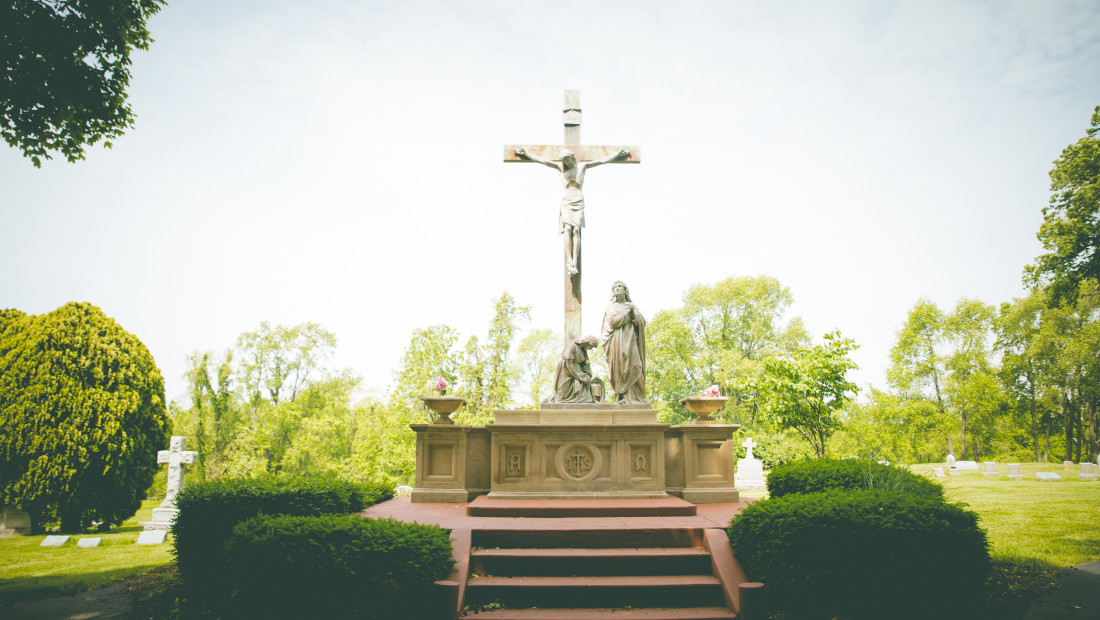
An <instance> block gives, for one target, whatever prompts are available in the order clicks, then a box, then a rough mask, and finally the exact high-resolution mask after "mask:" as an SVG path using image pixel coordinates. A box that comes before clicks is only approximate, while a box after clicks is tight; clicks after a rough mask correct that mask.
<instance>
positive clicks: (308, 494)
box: [172, 476, 393, 598]
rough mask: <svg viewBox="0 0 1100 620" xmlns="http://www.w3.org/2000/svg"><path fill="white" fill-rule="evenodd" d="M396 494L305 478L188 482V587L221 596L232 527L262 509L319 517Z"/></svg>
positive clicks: (182, 524) (179, 502)
mask: <svg viewBox="0 0 1100 620" xmlns="http://www.w3.org/2000/svg"><path fill="white" fill-rule="evenodd" d="M392 497H393V490H392V489H389V488H388V487H386V486H383V485H380V484H373V483H366V484H362V483H353V482H342V481H339V480H332V479H312V478H310V479H305V478H276V477H273V476H269V477H262V478H222V479H220V480H212V481H209V482H199V483H195V484H189V485H187V486H185V487H184V488H183V489H182V490H181V491H180V493H179V495H177V496H176V506H177V507H178V508H179V514H178V515H176V524H175V526H174V527H173V528H172V533H173V534H174V541H175V542H174V544H175V554H176V562H177V564H178V566H179V571H180V575H181V576H182V577H183V578H184V580H185V581H187V583H188V585H189V586H192V587H193V588H194V589H196V590H203V591H205V592H207V593H208V594H209V595H210V597H211V598H218V596H219V595H220V594H224V593H225V592H226V591H227V588H228V584H229V583H230V581H231V580H230V574H229V573H228V572H227V569H228V567H227V563H226V561H225V555H224V554H223V546H224V545H225V542H226V540H228V539H229V537H230V536H231V535H232V534H233V528H234V527H235V526H236V525H237V524H238V523H241V522H242V521H246V520H248V519H250V518H252V517H254V516H256V515H258V514H270V515H274V514H285V515H297V516H317V515H324V514H343V515H348V514H351V513H355V512H359V511H361V510H363V509H364V508H366V507H368V506H372V505H374V504H377V503H378V502H382V501H385V500H387V499H390V498H392Z"/></svg>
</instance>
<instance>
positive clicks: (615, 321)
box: [600, 282, 646, 404]
mask: <svg viewBox="0 0 1100 620" xmlns="http://www.w3.org/2000/svg"><path fill="white" fill-rule="evenodd" d="M601 334H602V336H601V339H600V342H601V344H603V350H604V352H605V353H606V354H607V372H608V375H609V380H610V383H611V390H612V391H613V392H614V393H615V399H614V402H617V403H624V404H631V403H644V402H646V400H645V317H643V316H642V313H641V312H639V311H638V309H637V308H635V307H634V302H632V301H631V300H630V290H629V289H627V288H626V285H625V284H623V283H622V282H616V283H615V284H613V285H612V286H611V304H610V305H609V306H607V311H606V312H604V315H603V329H602V330H601ZM608 400H609V401H610V400H611V399H610V398H608Z"/></svg>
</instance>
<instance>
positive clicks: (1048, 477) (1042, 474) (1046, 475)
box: [1035, 471, 1062, 482]
mask: <svg viewBox="0 0 1100 620" xmlns="http://www.w3.org/2000/svg"><path fill="white" fill-rule="evenodd" d="M1035 477H1036V478H1038V479H1039V480H1042V481H1044V482H1054V481H1055V480H1061V479H1062V477H1061V476H1059V475H1058V474H1056V473H1054V472H1052V471H1037V472H1035Z"/></svg>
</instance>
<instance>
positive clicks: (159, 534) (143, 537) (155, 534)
mask: <svg viewBox="0 0 1100 620" xmlns="http://www.w3.org/2000/svg"><path fill="white" fill-rule="evenodd" d="M166 536H168V530H145V531H144V532H142V533H140V534H138V539H137V544H139V545H159V544H161V543H162V542H164V539H165V537H166Z"/></svg>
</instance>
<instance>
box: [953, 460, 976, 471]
mask: <svg viewBox="0 0 1100 620" xmlns="http://www.w3.org/2000/svg"><path fill="white" fill-rule="evenodd" d="M955 471H978V462H977V461H958V462H956V463H955Z"/></svg>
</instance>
